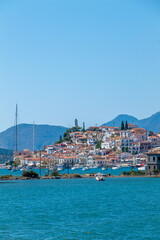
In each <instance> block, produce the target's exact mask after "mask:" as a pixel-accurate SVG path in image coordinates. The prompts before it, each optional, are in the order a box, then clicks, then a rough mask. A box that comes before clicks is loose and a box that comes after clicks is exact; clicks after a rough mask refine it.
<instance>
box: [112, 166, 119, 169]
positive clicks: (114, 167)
mask: <svg viewBox="0 0 160 240" xmlns="http://www.w3.org/2000/svg"><path fill="white" fill-rule="evenodd" d="M117 169H120V167H118V166H116V167H112V170H117Z"/></svg>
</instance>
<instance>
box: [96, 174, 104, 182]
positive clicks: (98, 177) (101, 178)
mask: <svg viewBox="0 0 160 240" xmlns="http://www.w3.org/2000/svg"><path fill="white" fill-rule="evenodd" d="M96 181H105V179H104V177H103V176H102V175H101V174H98V175H97V176H96Z"/></svg>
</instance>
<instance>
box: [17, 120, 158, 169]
mask: <svg viewBox="0 0 160 240" xmlns="http://www.w3.org/2000/svg"><path fill="white" fill-rule="evenodd" d="M159 149H160V134H156V133H153V132H150V131H147V130H146V129H144V128H139V127H138V126H136V125H133V124H130V123H127V121H126V122H123V121H122V123H121V126H119V127H111V126H99V127H98V126H92V127H89V128H88V129H85V124H84V123H83V127H82V128H81V127H79V126H78V120H77V119H75V123H74V127H72V128H71V129H67V130H66V132H65V133H64V134H63V136H60V139H59V141H57V142H55V143H54V144H53V145H49V146H44V148H43V150H41V151H40V150H39V151H34V152H33V151H31V150H29V149H25V150H23V151H17V152H14V163H17V164H19V165H20V166H21V167H24V166H30V167H39V166H40V165H42V166H43V167H46V168H49V169H54V168H56V169H58V170H61V169H62V168H67V167H70V168H72V169H76V168H79V167H82V168H83V169H84V170H86V169H89V168H96V167H102V168H104V169H106V168H113V169H118V168H120V167H127V166H133V167H139V168H140V169H142V170H145V169H146V164H147V154H148V153H151V152H153V151H158V150H159Z"/></svg>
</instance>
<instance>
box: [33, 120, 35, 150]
mask: <svg viewBox="0 0 160 240" xmlns="http://www.w3.org/2000/svg"><path fill="white" fill-rule="evenodd" d="M34 150H35V133H34V122H33V152H34Z"/></svg>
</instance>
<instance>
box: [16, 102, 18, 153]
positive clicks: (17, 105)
mask: <svg viewBox="0 0 160 240" xmlns="http://www.w3.org/2000/svg"><path fill="white" fill-rule="evenodd" d="M17 118H18V104H16V151H17V149H18V148H17V147H18V126H17V125H18V121H17Z"/></svg>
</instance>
